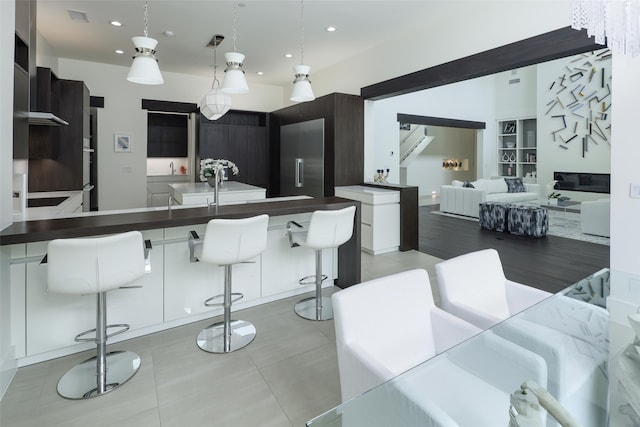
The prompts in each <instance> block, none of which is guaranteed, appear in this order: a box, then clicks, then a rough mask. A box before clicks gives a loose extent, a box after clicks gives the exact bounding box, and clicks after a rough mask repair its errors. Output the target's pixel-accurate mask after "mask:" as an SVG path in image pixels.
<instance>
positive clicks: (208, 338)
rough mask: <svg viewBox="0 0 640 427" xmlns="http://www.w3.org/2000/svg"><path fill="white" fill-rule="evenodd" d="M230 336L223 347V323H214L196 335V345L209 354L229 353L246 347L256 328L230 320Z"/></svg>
mask: <svg viewBox="0 0 640 427" xmlns="http://www.w3.org/2000/svg"><path fill="white" fill-rule="evenodd" d="M230 329H231V334H230V336H229V339H228V340H227V343H226V344H227V345H226V347H225V340H224V322H219V323H214V324H213V325H211V326H208V327H206V328H204V329H203V330H202V331H200V333H199V334H198V337H197V338H196V343H197V344H198V347H200V348H201V349H202V350H204V351H208V352H209V353H230V352H232V351H236V350H239V349H241V348H242V347H245V346H247V345H248V344H249V343H251V341H253V339H254V338H255V337H256V328H255V326H253V324H251V323H249V322H247V321H244V320H232V321H231V323H230Z"/></svg>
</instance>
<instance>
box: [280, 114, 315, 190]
mask: <svg viewBox="0 0 640 427" xmlns="http://www.w3.org/2000/svg"><path fill="white" fill-rule="evenodd" d="M280 193H281V195H283V196H292V195H307V196H312V197H324V119H315V120H309V121H306V122H300V123H293V124H290V125H285V126H280Z"/></svg>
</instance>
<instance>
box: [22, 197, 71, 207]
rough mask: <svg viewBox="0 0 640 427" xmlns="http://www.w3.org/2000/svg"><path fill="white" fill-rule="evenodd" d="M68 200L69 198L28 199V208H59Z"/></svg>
mask: <svg viewBox="0 0 640 427" xmlns="http://www.w3.org/2000/svg"><path fill="white" fill-rule="evenodd" d="M67 199H68V197H41V198H37V199H27V207H28V208H39V207H43V206H58V205H59V204H60V203H62V202H64V201H65V200H67Z"/></svg>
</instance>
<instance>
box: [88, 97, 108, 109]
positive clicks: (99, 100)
mask: <svg viewBox="0 0 640 427" xmlns="http://www.w3.org/2000/svg"><path fill="white" fill-rule="evenodd" d="M89 106H90V107H92V108H104V96H92V97H90V98H89Z"/></svg>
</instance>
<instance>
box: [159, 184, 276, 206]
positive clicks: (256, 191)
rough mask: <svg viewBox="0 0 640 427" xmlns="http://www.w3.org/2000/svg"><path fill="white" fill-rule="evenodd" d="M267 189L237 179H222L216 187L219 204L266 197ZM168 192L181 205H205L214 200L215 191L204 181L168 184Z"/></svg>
mask: <svg viewBox="0 0 640 427" xmlns="http://www.w3.org/2000/svg"><path fill="white" fill-rule="evenodd" d="M266 192H267V190H266V189H264V188H260V187H256V186H255V185H249V184H245V183H242V182H237V181H224V182H223V183H222V184H221V185H220V187H219V188H218V193H219V194H220V204H229V203H242V202H246V201H248V200H261V199H264V198H266ZM169 194H170V195H171V197H173V199H174V200H175V201H176V202H178V203H179V204H181V205H207V204H210V203H214V202H215V191H214V188H213V187H211V186H210V185H209V184H208V183H206V182H198V183H191V182H188V183H175V184H169Z"/></svg>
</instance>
